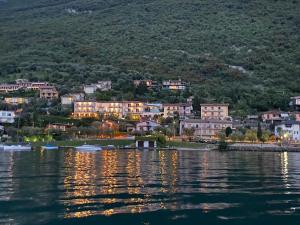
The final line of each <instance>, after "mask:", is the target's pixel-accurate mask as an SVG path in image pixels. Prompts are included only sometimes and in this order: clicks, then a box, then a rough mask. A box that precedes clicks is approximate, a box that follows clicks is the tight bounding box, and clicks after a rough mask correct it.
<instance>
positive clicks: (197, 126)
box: [180, 119, 232, 139]
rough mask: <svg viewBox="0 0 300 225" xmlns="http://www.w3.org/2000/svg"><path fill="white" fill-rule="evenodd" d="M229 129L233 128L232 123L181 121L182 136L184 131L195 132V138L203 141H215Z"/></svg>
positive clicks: (224, 121)
mask: <svg viewBox="0 0 300 225" xmlns="http://www.w3.org/2000/svg"><path fill="white" fill-rule="evenodd" d="M227 127H230V128H232V122H231V121H227V120H215V119H210V120H202V119H187V120H182V121H180V135H184V129H191V128H193V129H194V130H195V132H194V137H199V138H201V139H215V138H217V135H218V133H220V132H221V131H222V130H225V129H226V128H227Z"/></svg>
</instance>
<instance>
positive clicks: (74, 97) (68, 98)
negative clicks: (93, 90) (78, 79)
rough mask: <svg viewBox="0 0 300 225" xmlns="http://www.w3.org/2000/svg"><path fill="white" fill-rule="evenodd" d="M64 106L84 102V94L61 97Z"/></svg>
mask: <svg viewBox="0 0 300 225" xmlns="http://www.w3.org/2000/svg"><path fill="white" fill-rule="evenodd" d="M60 99H61V104H62V105H72V104H73V103H74V102H75V101H82V100H84V94H83V93H73V94H68V95H64V96H61V97H60Z"/></svg>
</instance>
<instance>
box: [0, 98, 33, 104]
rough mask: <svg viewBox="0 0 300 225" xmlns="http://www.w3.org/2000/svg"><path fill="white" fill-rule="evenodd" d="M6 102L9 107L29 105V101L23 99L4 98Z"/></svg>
mask: <svg viewBox="0 0 300 225" xmlns="http://www.w3.org/2000/svg"><path fill="white" fill-rule="evenodd" d="M4 102H5V103H6V104H9V105H19V104H27V103H29V99H28V98H23V97H6V98H4Z"/></svg>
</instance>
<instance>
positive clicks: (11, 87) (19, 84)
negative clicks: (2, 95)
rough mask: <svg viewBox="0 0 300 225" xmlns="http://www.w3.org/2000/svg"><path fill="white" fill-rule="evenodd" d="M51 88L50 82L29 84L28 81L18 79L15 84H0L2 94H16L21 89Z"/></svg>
mask: <svg viewBox="0 0 300 225" xmlns="http://www.w3.org/2000/svg"><path fill="white" fill-rule="evenodd" d="M45 86H50V84H49V83H48V82H29V81H28V80H26V79H18V80H16V83H15V84H0V92H14V91H17V90H20V89H32V90H40V89H41V88H43V87H45Z"/></svg>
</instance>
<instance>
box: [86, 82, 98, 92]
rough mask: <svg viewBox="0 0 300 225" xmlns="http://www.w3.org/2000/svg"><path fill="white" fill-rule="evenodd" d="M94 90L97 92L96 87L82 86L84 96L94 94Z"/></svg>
mask: <svg viewBox="0 0 300 225" xmlns="http://www.w3.org/2000/svg"><path fill="white" fill-rule="evenodd" d="M96 90H97V87H96V85H93V84H91V85H84V86H83V91H84V93H86V94H94V93H95V92H96Z"/></svg>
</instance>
